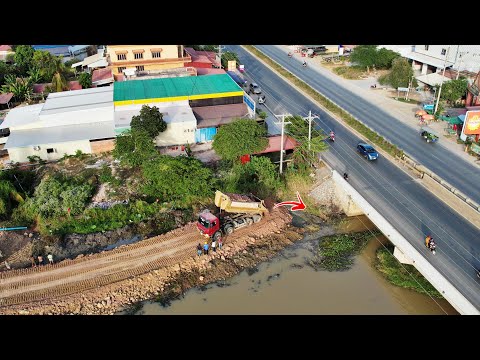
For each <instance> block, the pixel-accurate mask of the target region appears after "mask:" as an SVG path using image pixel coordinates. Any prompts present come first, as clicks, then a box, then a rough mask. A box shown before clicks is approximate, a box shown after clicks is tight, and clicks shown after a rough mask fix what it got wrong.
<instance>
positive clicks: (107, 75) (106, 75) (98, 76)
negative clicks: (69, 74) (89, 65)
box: [92, 68, 114, 85]
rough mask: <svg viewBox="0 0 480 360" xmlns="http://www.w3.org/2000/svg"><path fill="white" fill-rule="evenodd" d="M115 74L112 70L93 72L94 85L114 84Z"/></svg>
mask: <svg viewBox="0 0 480 360" xmlns="http://www.w3.org/2000/svg"><path fill="white" fill-rule="evenodd" d="M113 81H114V80H113V74H112V69H111V68H105V69H97V70H93V73H92V84H94V85H101V84H108V83H113Z"/></svg>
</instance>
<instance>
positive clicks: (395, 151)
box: [243, 45, 403, 157]
mask: <svg viewBox="0 0 480 360" xmlns="http://www.w3.org/2000/svg"><path fill="white" fill-rule="evenodd" d="M243 46H244V47H245V48H246V49H248V50H249V51H250V52H252V53H253V54H255V56H257V57H258V58H260V59H262V60H263V61H265V62H266V63H267V64H269V65H270V66H271V67H272V68H273V69H275V70H276V71H277V72H278V73H279V74H280V75H281V76H283V77H284V78H286V79H288V80H290V82H291V83H292V84H294V85H295V86H297V87H299V88H301V89H302V90H303V91H305V92H306V93H307V94H308V95H310V96H311V97H312V98H313V99H314V100H315V101H317V102H318V103H320V104H321V105H322V106H323V107H324V108H326V109H327V110H329V111H331V112H332V113H334V114H335V115H337V116H338V117H339V118H340V119H342V120H343V121H344V122H345V123H346V124H347V125H349V126H350V127H351V128H353V129H355V130H356V131H358V132H359V133H360V134H362V135H363V136H365V137H366V138H367V139H368V140H370V141H371V142H372V143H374V144H375V145H377V146H378V147H379V148H381V149H382V150H384V151H386V152H388V153H389V154H390V155H392V156H398V157H403V150H402V149H400V148H398V147H397V146H395V145H394V144H392V143H390V142H388V141H387V140H386V139H384V138H383V137H382V136H380V135H378V134H377V133H376V132H375V131H373V130H370V128H368V127H367V126H365V125H364V124H362V123H361V122H360V121H359V120H357V119H356V118H354V117H353V116H352V115H350V114H348V113H347V112H346V111H344V110H342V109H341V108H340V107H338V106H337V105H336V104H334V103H333V102H331V101H330V100H328V99H327V98H325V97H324V96H322V95H320V93H318V92H317V91H316V90H315V89H313V88H312V87H310V85H308V84H307V83H305V82H304V81H302V80H300V79H298V78H297V77H296V76H295V75H293V74H292V73H291V72H289V71H287V70H285V69H284V68H283V67H282V66H280V65H279V64H277V63H276V62H274V61H273V60H272V59H270V58H269V57H267V56H266V55H264V54H263V53H262V52H261V51H260V50H258V49H257V48H255V47H254V46H252V45H243Z"/></svg>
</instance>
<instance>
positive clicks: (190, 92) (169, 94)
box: [113, 74, 243, 107]
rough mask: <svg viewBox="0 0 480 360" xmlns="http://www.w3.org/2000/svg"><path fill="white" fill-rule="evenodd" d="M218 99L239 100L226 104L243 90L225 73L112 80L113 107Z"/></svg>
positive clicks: (241, 94) (240, 99) (236, 97)
mask: <svg viewBox="0 0 480 360" xmlns="http://www.w3.org/2000/svg"><path fill="white" fill-rule="evenodd" d="M238 97H241V98H238ZM218 98H234V99H238V101H228V103H232V102H242V98H243V90H242V88H241V87H240V86H238V85H237V84H236V83H235V82H234V81H233V80H232V78H231V77H230V76H229V75H228V74H218V75H208V76H188V77H173V78H159V79H147V80H128V81H121V82H115V84H114V90H113V101H114V104H115V107H117V106H125V105H138V104H147V103H154V102H172V101H182V100H188V101H190V102H191V101H192V100H204V99H218ZM206 105H207V104H206ZM212 105H213V104H212Z"/></svg>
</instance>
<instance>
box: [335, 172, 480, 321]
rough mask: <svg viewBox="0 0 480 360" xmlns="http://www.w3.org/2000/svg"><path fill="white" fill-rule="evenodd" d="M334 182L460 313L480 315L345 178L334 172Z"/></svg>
mask: <svg viewBox="0 0 480 360" xmlns="http://www.w3.org/2000/svg"><path fill="white" fill-rule="evenodd" d="M333 180H334V181H335V182H336V183H339V184H342V183H343V189H344V191H345V192H346V193H347V194H348V195H349V196H350V198H351V199H352V200H353V201H354V202H355V203H356V204H357V206H358V207H359V208H360V209H362V211H363V213H364V214H365V215H367V216H368V218H369V219H370V220H371V221H372V222H373V223H374V224H375V226H376V227H377V228H378V229H379V230H380V231H381V232H382V233H383V234H384V235H385V236H386V237H387V238H388V239H389V240H390V241H391V242H392V243H393V244H394V245H395V246H396V247H398V248H399V249H400V251H401V252H402V253H403V255H404V256H406V258H407V259H411V260H412V262H413V265H414V266H415V268H416V269H417V270H418V271H420V273H421V274H422V275H423V276H424V277H425V278H426V279H427V280H428V281H429V282H430V283H431V284H432V285H433V286H434V287H435V288H436V289H437V290H438V291H439V292H440V293H441V294H442V295H443V296H444V297H445V299H447V301H448V302H449V303H450V304H451V305H452V306H453V307H454V308H455V309H456V310H457V311H458V312H459V313H460V314H470V315H480V311H479V310H477V309H476V308H475V306H473V305H472V304H471V303H470V302H469V301H468V300H467V299H466V298H465V297H464V296H463V295H462V294H461V293H460V292H459V291H458V290H457V289H456V288H455V287H454V286H453V285H452V284H450V282H449V281H448V280H447V279H445V278H444V277H443V275H442V274H441V273H440V272H438V271H437V270H436V269H435V268H434V267H433V266H432V265H431V264H430V263H429V262H428V260H426V259H425V258H424V257H423V256H422V255H421V254H420V253H419V252H418V251H417V250H416V249H415V248H414V247H413V246H412V245H411V244H410V243H409V242H408V241H407V239H405V238H404V237H403V235H402V234H400V233H399V232H398V231H397V230H396V229H395V228H394V227H393V226H392V225H391V224H390V223H389V222H388V221H387V220H386V219H385V218H384V217H383V216H382V215H381V214H380V213H379V212H378V211H377V210H375V209H374V208H373V206H372V205H370V204H369V203H368V201H367V200H365V199H364V198H363V197H362V196H361V195H360V194H359V193H358V192H357V191H356V190H355V189H354V188H353V187H352V186H351V185H350V184H349V183H347V182H346V181H345V180H344V179H343V177H342V176H341V175H340V174H339V173H338V172H336V171H333Z"/></svg>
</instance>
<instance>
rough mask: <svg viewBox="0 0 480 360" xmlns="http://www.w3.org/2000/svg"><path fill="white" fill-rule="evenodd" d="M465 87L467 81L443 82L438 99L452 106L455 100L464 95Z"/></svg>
mask: <svg viewBox="0 0 480 360" xmlns="http://www.w3.org/2000/svg"><path fill="white" fill-rule="evenodd" d="M467 87H468V81H467V79H458V80H450V81H447V82H444V83H443V86H442V93H441V94H440V98H441V99H444V100H446V101H448V102H449V103H450V104H454V103H455V102H456V101H457V100H459V99H461V98H462V97H464V96H465V95H466V93H467ZM437 91H438V89H437Z"/></svg>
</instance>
